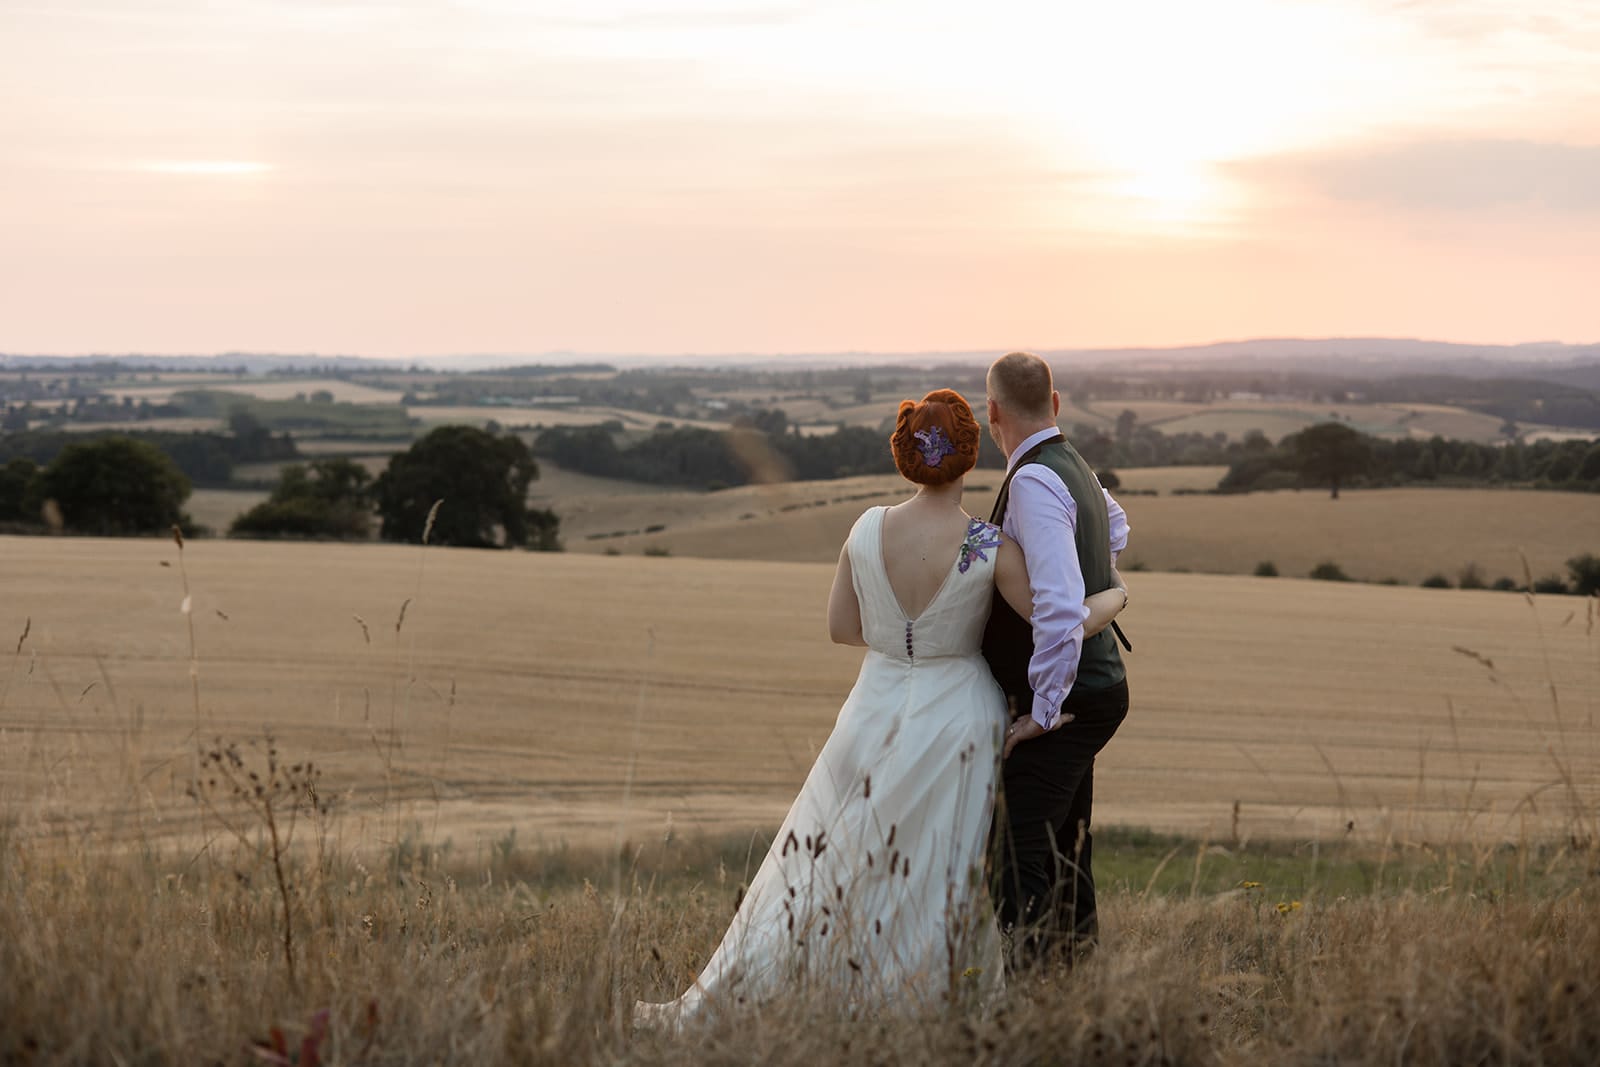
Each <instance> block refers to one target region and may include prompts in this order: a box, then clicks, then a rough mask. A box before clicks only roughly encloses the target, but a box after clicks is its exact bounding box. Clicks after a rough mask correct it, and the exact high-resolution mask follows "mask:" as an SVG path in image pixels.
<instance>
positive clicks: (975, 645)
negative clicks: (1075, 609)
mask: <svg viewBox="0 0 1600 1067" xmlns="http://www.w3.org/2000/svg"><path fill="white" fill-rule="evenodd" d="M888 510H889V509H888V508H887V507H875V508H869V509H868V510H867V511H866V512H864V513H863V514H862V516H861V517H860V518H859V519H857V520H856V524H855V527H854V528H853V529H851V531H850V540H849V542H848V543H849V546H850V570H851V574H852V576H853V579H854V582H855V590H856V600H857V601H858V602H859V603H860V605H861V634H862V636H863V637H865V638H866V641H867V647H869V648H871V649H872V650H873V651H874V652H877V653H879V654H881V655H884V656H888V657H890V658H891V659H899V660H906V661H909V662H911V663H915V662H916V661H917V660H919V659H933V658H935V657H940V656H970V655H973V654H975V653H977V651H978V649H979V646H980V644H981V643H982V641H983V627H984V623H985V622H987V621H988V618H989V608H990V605H991V603H992V600H993V596H992V594H993V592H994V561H995V554H996V552H997V551H998V550H999V547H1000V528H999V527H998V526H993V525H991V524H989V523H987V522H984V521H983V520H981V519H973V520H972V522H971V523H970V524H969V525H968V527H967V536H966V538H965V539H964V540H963V541H962V542H961V546H960V547H959V548H958V549H957V551H956V557H955V558H954V559H952V560H951V561H950V569H949V571H948V572H947V573H946V574H945V578H944V584H943V585H941V586H940V587H939V591H938V592H937V593H935V594H934V595H933V599H932V600H930V601H929V602H928V606H927V607H926V608H924V609H923V610H922V614H920V615H918V616H916V617H915V618H912V617H910V616H908V615H907V614H906V612H905V610H904V609H903V608H902V607H901V606H900V601H899V600H898V598H896V596H895V593H894V588H893V587H892V586H890V585H889V573H888V570H887V569H886V567H885V565H884V557H883V517H884V514H885V513H886V512H887V511H888Z"/></svg>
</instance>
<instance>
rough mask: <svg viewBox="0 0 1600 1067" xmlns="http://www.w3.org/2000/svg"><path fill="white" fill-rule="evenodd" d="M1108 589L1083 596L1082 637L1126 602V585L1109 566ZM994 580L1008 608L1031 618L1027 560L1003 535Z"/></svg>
mask: <svg viewBox="0 0 1600 1067" xmlns="http://www.w3.org/2000/svg"><path fill="white" fill-rule="evenodd" d="M1111 580H1112V582H1113V583H1114V584H1113V585H1112V586H1111V588H1110V589H1107V590H1104V591H1103V592H1099V593H1096V594H1094V595H1093V596H1091V597H1085V598H1084V601H1083V605H1084V607H1086V608H1088V609H1089V617H1088V619H1086V620H1084V623H1083V636H1085V637H1093V636H1094V635H1095V634H1097V633H1099V632H1100V631H1101V630H1104V629H1105V628H1106V627H1107V626H1110V625H1111V620H1113V619H1115V618H1116V617H1117V615H1118V614H1120V613H1121V611H1122V609H1123V608H1125V607H1127V604H1128V586H1127V583H1126V582H1125V581H1123V578H1122V575H1121V574H1120V573H1118V571H1117V569H1116V568H1115V567H1113V568H1111ZM994 582H995V586H996V588H998V589H999V590H1000V595H1001V596H1002V597H1004V598H1005V601H1006V603H1007V604H1009V605H1011V610H1012V611H1014V612H1016V613H1017V614H1018V615H1021V616H1022V617H1023V618H1024V619H1028V618H1032V617H1033V590H1032V588H1031V587H1030V586H1029V585H1028V561H1027V560H1026V559H1025V558H1024V557H1023V555H1022V546H1021V545H1019V544H1017V543H1016V542H1015V541H1013V540H1011V538H1009V537H1008V538H1006V539H1005V543H1004V544H1003V545H1002V546H1001V548H1000V554H999V556H997V557H996V558H995V563H994Z"/></svg>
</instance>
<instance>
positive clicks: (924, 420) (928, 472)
mask: <svg viewBox="0 0 1600 1067" xmlns="http://www.w3.org/2000/svg"><path fill="white" fill-rule="evenodd" d="M982 437H983V431H982V430H981V429H980V428H979V426H978V420H977V419H975V418H973V417H972V406H971V405H970V404H968V403H967V401H966V398H965V397H963V396H962V395H961V394H960V393H958V392H956V391H955V390H954V389H935V390H934V391H933V392H931V393H929V394H928V395H927V396H925V397H923V398H922V399H921V400H920V401H916V400H902V401H900V412H899V415H898V416H897V417H896V418H895V424H894V433H893V434H892V435H890V437H889V446H890V448H891V449H893V451H894V465H895V467H896V468H898V469H899V471H900V474H901V475H902V476H903V477H904V478H905V479H906V480H907V481H912V482H916V483H917V484H918V485H948V484H950V483H951V482H953V481H955V480H956V479H957V478H959V477H961V476H962V475H963V474H966V473H967V472H968V471H969V470H971V469H972V468H973V466H974V465H975V464H976V463H977V462H978V444H979V442H980V441H981V440H982Z"/></svg>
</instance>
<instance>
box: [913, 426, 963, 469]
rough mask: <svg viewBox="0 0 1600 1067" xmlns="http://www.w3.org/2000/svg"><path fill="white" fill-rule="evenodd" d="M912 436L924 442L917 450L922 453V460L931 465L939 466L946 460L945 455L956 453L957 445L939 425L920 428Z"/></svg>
mask: <svg viewBox="0 0 1600 1067" xmlns="http://www.w3.org/2000/svg"><path fill="white" fill-rule="evenodd" d="M912 436H913V437H915V438H916V439H917V440H918V441H921V442H922V444H921V445H919V446H918V448H917V451H919V452H921V453H922V462H924V463H926V464H927V465H928V466H930V467H937V466H938V465H939V464H940V463H943V462H944V457H946V456H951V455H954V454H955V451H956V446H955V445H953V444H951V443H950V438H948V437H946V436H945V435H944V430H942V429H940V428H939V427H938V426H929V427H928V428H927V429H926V430H918V431H917V432H916V433H914V434H912Z"/></svg>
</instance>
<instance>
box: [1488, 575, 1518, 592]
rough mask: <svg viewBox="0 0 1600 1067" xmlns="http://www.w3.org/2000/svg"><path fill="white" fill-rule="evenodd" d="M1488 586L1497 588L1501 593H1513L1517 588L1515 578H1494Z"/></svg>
mask: <svg viewBox="0 0 1600 1067" xmlns="http://www.w3.org/2000/svg"><path fill="white" fill-rule="evenodd" d="M1489 588H1490V589H1498V590H1499V591H1500V592H1502V593H1514V592H1516V589H1517V581H1516V579H1515V578H1496V579H1495V580H1494V584H1493V585H1491V586H1490V587H1489Z"/></svg>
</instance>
